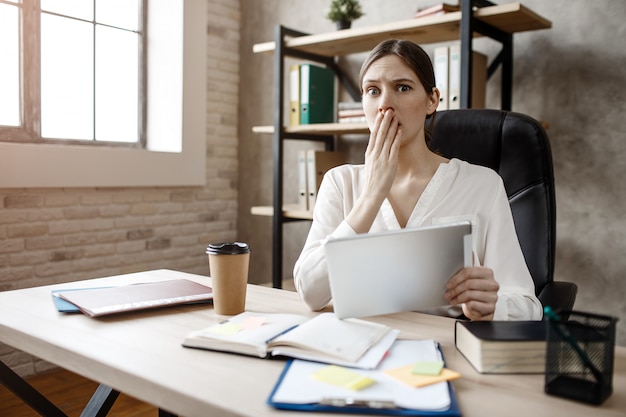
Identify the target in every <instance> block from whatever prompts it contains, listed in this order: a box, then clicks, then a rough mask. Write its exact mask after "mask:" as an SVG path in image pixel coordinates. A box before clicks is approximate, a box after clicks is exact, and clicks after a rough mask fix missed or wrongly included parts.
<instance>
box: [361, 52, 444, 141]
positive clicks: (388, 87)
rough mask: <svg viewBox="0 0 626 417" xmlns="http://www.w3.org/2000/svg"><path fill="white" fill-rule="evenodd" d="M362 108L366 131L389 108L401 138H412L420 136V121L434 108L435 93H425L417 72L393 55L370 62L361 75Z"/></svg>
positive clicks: (435, 107)
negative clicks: (396, 121) (400, 130)
mask: <svg viewBox="0 0 626 417" xmlns="http://www.w3.org/2000/svg"><path fill="white" fill-rule="evenodd" d="M362 87H363V109H364V111H365V117H366V119H367V124H368V127H369V128H370V130H372V129H373V128H374V124H375V122H376V116H377V115H378V114H379V113H383V112H385V111H386V110H387V109H391V110H393V113H394V115H395V117H396V118H397V120H398V123H399V126H400V128H401V129H402V137H403V138H404V139H405V140H412V139H414V138H415V137H418V136H421V137H423V135H424V121H425V119H426V116H427V115H428V114H432V113H433V112H434V111H435V110H436V109H437V104H438V103H439V96H438V93H437V92H436V91H435V92H431V93H430V94H428V93H427V92H426V90H424V87H423V86H422V83H421V82H420V80H419V78H418V77H417V74H415V72H414V71H413V70H412V69H411V68H410V67H409V66H408V65H407V64H406V63H405V62H404V61H403V60H402V59H401V58H400V57H398V56H397V55H387V56H384V57H382V58H380V59H378V60H376V61H374V62H373V63H372V64H371V65H370V67H369V68H368V69H367V71H366V72H365V74H364V76H363V85H362Z"/></svg>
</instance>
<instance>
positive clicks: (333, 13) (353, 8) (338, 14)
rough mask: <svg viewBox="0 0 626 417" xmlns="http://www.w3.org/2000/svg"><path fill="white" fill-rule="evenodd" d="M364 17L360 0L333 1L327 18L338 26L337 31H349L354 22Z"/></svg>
mask: <svg viewBox="0 0 626 417" xmlns="http://www.w3.org/2000/svg"><path fill="white" fill-rule="evenodd" d="M361 16H363V11H362V10H361V5H360V4H359V2H358V0H332V1H331V2H330V9H329V10H328V13H326V18H328V20H330V21H331V22H335V23H336V24H337V29H338V30H341V29H348V28H350V26H351V25H352V21H353V20H356V19H358V18H359V17H361Z"/></svg>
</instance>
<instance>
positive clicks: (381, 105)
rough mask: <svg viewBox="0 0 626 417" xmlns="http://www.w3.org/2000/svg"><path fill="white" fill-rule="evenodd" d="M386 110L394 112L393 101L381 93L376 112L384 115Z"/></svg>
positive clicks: (387, 95)
mask: <svg viewBox="0 0 626 417" xmlns="http://www.w3.org/2000/svg"><path fill="white" fill-rule="evenodd" d="M388 109H391V110H394V103H393V99H392V97H391V96H390V95H389V94H387V93H381V95H380V101H379V102H378V111H379V112H381V113H384V112H385V111H387V110H388Z"/></svg>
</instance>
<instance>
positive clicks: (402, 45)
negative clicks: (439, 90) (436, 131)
mask: <svg viewBox="0 0 626 417" xmlns="http://www.w3.org/2000/svg"><path fill="white" fill-rule="evenodd" d="M388 55H396V56H398V57H399V58H400V59H402V60H403V61H404V62H405V63H406V64H407V65H408V66H409V68H411V69H412V70H413V72H415V75H417V78H418V79H419V80H420V82H421V83H422V86H423V87H424V90H426V93H428V94H432V91H433V88H435V86H436V84H435V71H434V69H433V63H432V61H431V60H430V57H429V56H428V54H427V53H426V51H424V49H422V47H421V46H419V45H417V44H416V43H414V42H411V41H407V40H404V39H388V40H386V41H382V42H381V43H379V44H378V45H376V47H374V49H372V50H371V52H370V53H369V55H368V56H367V58H366V59H365V61H364V62H363V64H362V65H361V71H360V72H359V88H360V89H361V94H363V77H364V76H365V73H366V72H367V70H368V69H369V68H370V66H371V65H372V64H373V63H374V62H375V61H377V60H379V59H380V58H383V57H385V56H388ZM435 113H436V111H435V112H433V113H432V114H431V115H428V116H426V118H427V119H429V118H431V117H432V120H431V121H430V128H431V129H432V127H433V125H434V123H435ZM425 132H426V143H427V144H429V142H430V139H431V136H432V133H431V131H430V129H426V130H425Z"/></svg>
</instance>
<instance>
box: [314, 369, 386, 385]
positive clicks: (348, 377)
mask: <svg viewBox="0 0 626 417" xmlns="http://www.w3.org/2000/svg"><path fill="white" fill-rule="evenodd" d="M313 378H315V379H317V380H318V381H321V382H325V383H327V384H331V385H335V386H337V387H341V388H347V389H350V390H353V391H357V390H361V389H363V388H366V387H369V386H370V385H372V384H374V383H375V382H376V381H375V380H373V379H371V378H369V377H367V376H365V375H362V374H360V373H358V372H355V371H353V370H351V369H348V368H344V367H341V366H337V365H329V366H326V367H324V368H322V369H320V370H318V371H315V372H314V373H313Z"/></svg>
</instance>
